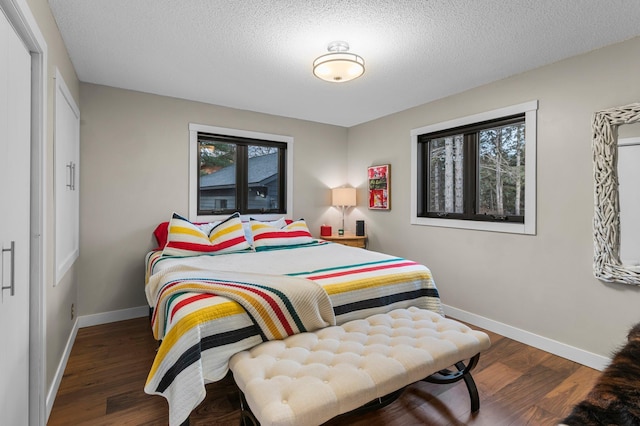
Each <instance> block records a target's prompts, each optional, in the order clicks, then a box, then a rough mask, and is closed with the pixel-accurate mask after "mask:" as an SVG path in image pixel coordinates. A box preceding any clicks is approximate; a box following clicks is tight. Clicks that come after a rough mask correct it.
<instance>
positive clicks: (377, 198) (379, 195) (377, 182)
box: [367, 164, 391, 210]
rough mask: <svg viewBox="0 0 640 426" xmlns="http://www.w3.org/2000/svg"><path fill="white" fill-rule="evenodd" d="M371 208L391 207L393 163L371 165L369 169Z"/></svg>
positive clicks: (387, 208)
mask: <svg viewBox="0 0 640 426" xmlns="http://www.w3.org/2000/svg"><path fill="white" fill-rule="evenodd" d="M367 182H368V187H369V208H370V209H371V210H390V209H391V165H389V164H383V165H381V166H371V167H369V168H368V169H367Z"/></svg>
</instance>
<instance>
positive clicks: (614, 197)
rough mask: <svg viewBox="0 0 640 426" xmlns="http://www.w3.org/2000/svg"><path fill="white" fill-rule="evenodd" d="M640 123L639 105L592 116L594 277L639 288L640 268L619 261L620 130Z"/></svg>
mask: <svg viewBox="0 0 640 426" xmlns="http://www.w3.org/2000/svg"><path fill="white" fill-rule="evenodd" d="M638 122H640V103H634V104H630V105H625V106H621V107H616V108H610V109H605V110H602V111H598V112H596V113H595V114H594V115H593V123H592V130H593V142H592V149H593V177H594V197H595V198H594V201H595V211H594V217H593V241H594V258H593V273H594V275H595V277H596V278H598V279H600V280H602V281H607V282H619V283H625V284H634V285H640V268H638V267H637V266H631V265H624V264H623V263H622V262H621V260H620V197H619V192H618V184H619V182H618V127H619V126H620V125H623V124H633V123H638Z"/></svg>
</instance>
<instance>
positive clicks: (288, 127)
mask: <svg viewBox="0 0 640 426" xmlns="http://www.w3.org/2000/svg"><path fill="white" fill-rule="evenodd" d="M80 92H81V94H80V99H81V104H82V121H81V125H80V134H81V140H82V146H81V158H80V164H81V165H82V185H81V186H80V188H81V189H80V190H81V193H80V200H81V201H80V216H81V219H80V235H81V237H80V261H79V264H80V267H79V272H78V280H79V294H80V296H79V309H80V311H79V314H80V315H93V314H99V313H103V312H110V311H117V310H121V309H128V308H134V307H137V306H142V305H145V304H146V299H145V297H144V256H145V254H146V253H147V252H148V251H149V250H150V249H152V248H153V247H154V244H155V241H154V240H153V236H152V232H153V229H154V228H155V226H156V225H157V224H158V223H160V222H162V221H166V220H169V218H170V217H171V214H172V212H173V211H176V212H178V213H181V214H183V215H185V216H187V214H188V207H189V206H188V184H189V180H188V178H189V176H188V165H189V163H188V152H189V123H190V122H194V123H199V124H206V125H212V126H220V127H228V128H235V129H242V130H251V131H257V132H263V133H273V134H280V135H286V136H293V138H294V156H295V161H294V205H293V212H289V215H290V216H291V217H293V218H296V219H297V218H301V217H302V218H304V219H305V220H306V221H307V223H308V225H309V228H310V230H311V231H312V232H313V233H314V234H315V235H318V234H319V232H320V225H321V224H322V223H323V222H325V221H328V220H331V219H332V218H333V217H334V216H335V217H336V218H337V211H335V209H332V208H331V207H329V204H330V195H329V193H330V191H329V188H331V187H334V186H338V185H341V184H342V183H344V182H345V181H346V170H347V162H346V161H347V160H346V153H347V148H346V141H347V129H346V128H344V127H337V126H329V125H324V124H318V123H313V122H309V121H302V120H294V119H288V118H284V117H278V116H273V115H266V114H258V113H253V112H248V111H241V110H236V109H231V108H224V107H219V106H214V105H208V104H202V103H198V102H191V101H185V100H180V99H175V98H168V97H163V96H156V95H150V94H144V93H140V92H133V91H129V90H121V89H114V88H110V87H106V86H98V85H93V84H84V83H82V84H81V90H80Z"/></svg>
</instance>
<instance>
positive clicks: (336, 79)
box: [313, 41, 364, 83]
mask: <svg viewBox="0 0 640 426" xmlns="http://www.w3.org/2000/svg"><path fill="white" fill-rule="evenodd" d="M327 50H328V51H329V52H331V53H327V54H325V55H322V56H319V57H318V58H317V59H316V60H315V61H313V75H315V76H316V77H318V78H320V79H322V80H324V81H330V82H332V83H344V82H347V81H351V80H353V79H356V78H358V77H360V76H361V75H362V74H364V59H362V56H358V55H356V54H355V53H349V43H347V42H346V41H334V42H331V43H329V46H328V47H327Z"/></svg>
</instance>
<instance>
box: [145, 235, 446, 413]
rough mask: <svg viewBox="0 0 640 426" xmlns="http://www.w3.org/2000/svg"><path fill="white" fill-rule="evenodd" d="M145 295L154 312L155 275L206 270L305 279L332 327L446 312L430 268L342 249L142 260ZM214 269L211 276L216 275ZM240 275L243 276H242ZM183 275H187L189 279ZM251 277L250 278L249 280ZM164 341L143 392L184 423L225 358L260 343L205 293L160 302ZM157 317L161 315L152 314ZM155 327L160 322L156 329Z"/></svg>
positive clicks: (234, 312) (224, 302)
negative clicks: (318, 291) (413, 311)
mask: <svg viewBox="0 0 640 426" xmlns="http://www.w3.org/2000/svg"><path fill="white" fill-rule="evenodd" d="M146 260H147V284H146V288H145V289H146V291H147V295H148V296H153V297H148V301H149V305H150V306H151V307H154V308H156V306H155V302H156V301H159V300H161V299H162V298H158V297H156V296H157V295H158V294H160V293H161V292H162V286H161V285H158V282H162V281H163V280H162V279H159V278H160V277H163V276H164V277H168V278H170V279H169V281H170V280H178V281H179V280H181V279H182V278H185V277H184V276H183V277H182V278H181V277H180V273H181V272H180V270H181V271H183V272H187V273H194V272H193V271H198V272H199V273H202V272H203V271H207V274H206V278H207V279H212V280H220V279H222V280H229V281H234V280H235V281H242V282H245V278H247V276H246V274H255V275H259V274H264V275H266V276H267V278H268V279H271V278H274V277H277V276H281V277H282V279H283V280H290V279H304V280H303V281H307V280H308V281H312V282H314V283H316V284H318V285H320V287H322V288H323V289H324V291H325V292H326V294H327V295H328V297H329V300H330V303H331V305H332V306H333V311H334V313H335V319H336V323H337V324H338V325H339V324H343V323H345V322H347V321H351V320H353V319H360V318H366V317H368V316H370V315H373V314H376V313H386V312H388V311H390V310H393V309H397V308H407V307H410V306H415V307H418V308H423V309H429V310H432V311H435V312H437V313H439V314H443V311H442V306H441V304H440V299H439V296H438V291H437V289H436V286H435V284H434V282H433V279H432V277H431V273H430V271H429V269H428V268H426V267H425V266H423V265H421V264H418V263H416V262H413V261H410V260H406V259H402V258H397V257H393V256H388V255H385V254H382V253H376V252H373V251H369V250H363V249H356V248H353V247H347V246H343V245H340V244H332V243H328V244H318V245H308V246H300V247H298V248H294V249H284V250H274V251H265V252H243V253H233V254H226V255H220V256H195V257H171V256H169V257H167V256H164V257H160V255H159V254H158V253H150V254H149V255H148V256H147V259H146ZM214 271H215V272H214ZM239 271H241V272H239ZM187 278H188V277H187ZM249 278H253V275H251V277H249ZM164 304H165V306H164V307H161V308H160V309H162V310H163V311H164V313H163V314H162V316H163V317H164V319H163V327H162V328H163V329H164V331H162V332H159V333H158V336H161V335H162V336H163V337H162V343H161V345H160V347H159V349H158V353H157V355H156V358H155V360H154V363H153V366H152V367H151V371H150V372H149V376H148V379H147V383H146V385H145V392H147V393H148V394H157V395H162V396H164V397H165V398H166V399H167V401H168V403H169V416H170V424H172V425H174V424H181V423H182V422H183V421H184V420H185V419H187V418H188V416H189V413H190V412H191V411H192V410H193V409H194V408H195V407H197V405H198V404H199V403H200V402H201V401H202V400H203V399H204V398H205V395H206V391H205V385H206V384H207V383H211V382H214V381H217V380H221V379H222V378H224V377H225V375H226V374H227V372H228V369H229V367H228V361H229V358H230V357H231V356H232V355H233V354H235V353H237V352H240V351H242V350H246V349H249V348H251V347H253V346H255V345H257V344H259V343H261V342H262V341H263V340H264V336H263V332H262V331H261V328H260V327H259V326H256V324H255V323H254V321H253V320H252V318H251V316H250V315H249V314H248V313H247V311H246V310H245V309H244V308H243V307H242V305H240V304H239V303H238V302H236V301H234V300H232V299H230V298H229V297H225V296H221V295H216V294H211V293H209V292H204V293H202V292H176V293H174V294H173V295H172V296H171V297H167V298H164ZM156 316H160V313H156ZM158 325H159V324H158Z"/></svg>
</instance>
